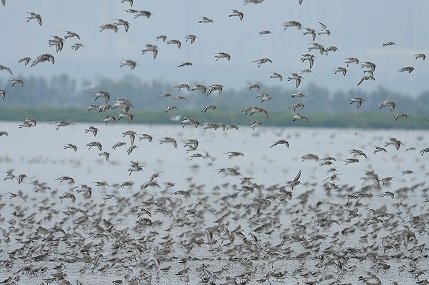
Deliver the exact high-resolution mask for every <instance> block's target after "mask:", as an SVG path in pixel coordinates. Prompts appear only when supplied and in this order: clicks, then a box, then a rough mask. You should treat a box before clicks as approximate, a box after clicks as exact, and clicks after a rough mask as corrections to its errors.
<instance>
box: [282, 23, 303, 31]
mask: <svg viewBox="0 0 429 285" xmlns="http://www.w3.org/2000/svg"><path fill="white" fill-rule="evenodd" d="M283 27H284V30H287V28H289V27H296V28H297V29H298V30H299V29H301V27H302V26H301V23H300V22H298V21H288V22H285V23H283Z"/></svg>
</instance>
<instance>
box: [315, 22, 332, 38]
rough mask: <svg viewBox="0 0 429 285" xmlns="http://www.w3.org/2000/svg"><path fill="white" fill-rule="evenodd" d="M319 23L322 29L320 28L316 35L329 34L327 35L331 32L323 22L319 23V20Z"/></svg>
mask: <svg viewBox="0 0 429 285" xmlns="http://www.w3.org/2000/svg"><path fill="white" fill-rule="evenodd" d="M319 24H320V25H321V26H322V29H321V30H320V32H318V33H317V34H318V35H323V34H325V35H327V36H329V35H330V34H331V32H330V31H329V30H328V27H326V25H325V24H323V23H321V22H319Z"/></svg>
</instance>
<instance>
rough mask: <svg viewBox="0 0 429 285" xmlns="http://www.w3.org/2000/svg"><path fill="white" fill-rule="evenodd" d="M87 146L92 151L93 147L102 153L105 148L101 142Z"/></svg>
mask: <svg viewBox="0 0 429 285" xmlns="http://www.w3.org/2000/svg"><path fill="white" fill-rule="evenodd" d="M86 146H87V147H88V149H91V148H92V147H94V146H95V147H97V148H98V149H99V150H100V151H102V150H103V147H102V145H101V143H100V142H90V143H87V144H86Z"/></svg>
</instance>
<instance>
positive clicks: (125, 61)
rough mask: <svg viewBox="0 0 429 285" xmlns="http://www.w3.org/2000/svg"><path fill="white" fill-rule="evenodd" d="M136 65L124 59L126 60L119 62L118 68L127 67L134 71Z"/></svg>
mask: <svg viewBox="0 0 429 285" xmlns="http://www.w3.org/2000/svg"><path fill="white" fill-rule="evenodd" d="M136 65H137V62H135V61H134V60H131V59H126V60H123V61H121V63H120V65H119V67H122V66H127V67H129V68H130V69H134V68H135V67H136Z"/></svg>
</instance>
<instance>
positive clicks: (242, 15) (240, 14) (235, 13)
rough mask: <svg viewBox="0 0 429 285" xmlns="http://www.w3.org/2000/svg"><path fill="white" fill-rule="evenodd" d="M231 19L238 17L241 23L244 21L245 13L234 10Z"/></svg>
mask: <svg viewBox="0 0 429 285" xmlns="http://www.w3.org/2000/svg"><path fill="white" fill-rule="evenodd" d="M229 17H238V18H240V21H243V17H244V14H243V12H240V11H238V10H235V9H234V10H232V14H230V15H229Z"/></svg>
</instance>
